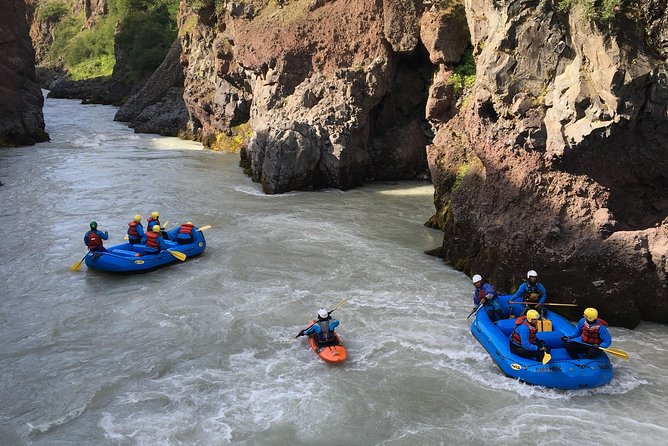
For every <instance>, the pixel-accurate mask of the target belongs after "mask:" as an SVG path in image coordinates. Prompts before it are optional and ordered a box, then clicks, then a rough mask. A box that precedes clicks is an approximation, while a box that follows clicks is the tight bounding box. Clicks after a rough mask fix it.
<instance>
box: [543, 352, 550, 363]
mask: <svg viewBox="0 0 668 446" xmlns="http://www.w3.org/2000/svg"><path fill="white" fill-rule="evenodd" d="M550 359H552V355H551V354H549V353H547V352H545V356H543V364H547V363H548V362H550Z"/></svg>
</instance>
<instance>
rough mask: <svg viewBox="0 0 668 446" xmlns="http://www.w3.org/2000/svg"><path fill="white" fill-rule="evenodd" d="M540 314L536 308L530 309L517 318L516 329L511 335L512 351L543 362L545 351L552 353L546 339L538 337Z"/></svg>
mask: <svg viewBox="0 0 668 446" xmlns="http://www.w3.org/2000/svg"><path fill="white" fill-rule="evenodd" d="M539 316H540V315H539V314H538V312H537V311H536V310H529V311H527V314H526V315H522V316H520V317H518V318H517V319H515V329H514V330H513V333H512V335H511V336H510V351H511V352H513V353H514V354H516V355H518V356H521V357H523V358H529V359H535V360H536V361H538V362H542V361H543V356H545V353H550V347H548V346H546V345H545V341H542V340H540V339H538V338H536V333H537V332H538V329H537V328H536V322H537V321H538V317H539Z"/></svg>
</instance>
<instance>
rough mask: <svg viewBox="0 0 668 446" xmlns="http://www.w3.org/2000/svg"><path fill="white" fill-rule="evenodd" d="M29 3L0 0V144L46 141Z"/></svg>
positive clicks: (17, 0)
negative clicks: (30, 31)
mask: <svg viewBox="0 0 668 446" xmlns="http://www.w3.org/2000/svg"><path fill="white" fill-rule="evenodd" d="M32 8H33V6H32V4H26V2H25V1H24V0H0V11H2V14H0V98H2V99H0V146H23V145H30V144H35V143H36V142H40V141H47V140H48V139H49V135H48V134H47V133H46V132H45V131H44V115H43V114H42V105H43V103H44V100H43V98H42V92H41V91H40V88H39V86H38V85H37V79H36V76H35V52H34V51H33V48H32V44H31V42H30V36H29V34H28V21H29V20H31V17H32Z"/></svg>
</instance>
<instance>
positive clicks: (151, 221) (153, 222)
mask: <svg viewBox="0 0 668 446" xmlns="http://www.w3.org/2000/svg"><path fill="white" fill-rule="evenodd" d="M155 225H159V226H160V227H161V228H162V225H161V224H160V217H158V218H153V217H149V218H147V219H146V227H147V228H148V230H149V231H150V230H151V229H153V226H155Z"/></svg>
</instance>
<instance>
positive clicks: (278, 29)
mask: <svg viewBox="0 0 668 446" xmlns="http://www.w3.org/2000/svg"><path fill="white" fill-rule="evenodd" d="M182 5H183V9H182V13H181V18H180V25H179V28H180V30H181V31H180V32H181V36H182V44H183V58H182V59H183V63H184V66H185V69H186V72H185V75H186V80H185V101H186V105H187V107H188V110H189V112H190V114H191V117H192V121H191V128H192V131H193V133H195V134H199V136H200V137H201V138H202V140H203V141H204V143H205V144H208V145H211V146H214V147H216V146H225V147H231V148H232V149H238V148H240V149H241V152H242V153H241V156H242V162H243V164H244V166H245V167H246V168H247V171H248V172H249V174H250V175H251V176H252V178H253V179H254V180H255V181H258V182H260V183H261V184H262V187H263V189H264V191H265V192H267V193H280V192H285V191H289V190H294V189H310V188H318V187H337V188H342V189H346V188H350V187H354V186H357V185H359V184H361V183H363V182H364V181H367V180H369V179H408V178H417V177H423V178H426V177H427V175H428V172H427V164H426V155H425V150H424V148H425V146H426V145H427V144H428V143H429V142H430V140H431V137H432V136H433V134H432V133H431V129H430V127H429V125H428V124H427V121H426V119H425V105H426V103H427V100H428V90H429V85H430V84H431V82H432V75H433V70H434V68H435V67H434V65H433V64H432V63H431V62H430V60H429V54H428V52H427V49H426V48H425V45H424V44H423V43H422V41H421V39H420V29H421V27H420V20H421V18H422V14H423V11H424V5H423V2H422V1H416V0H385V1H359V0H337V1H324V0H316V1H313V0H312V1H301V0H293V1H283V2H257V1H256V2H253V1H222V2H216V5H215V6H216V7H215V8H214V5H211V6H210V7H204V8H201V9H199V10H197V11H192V10H191V9H190V8H189V7H187V6H186V3H185V2H183V3H182ZM461 12H462V14H461V16H460V18H461V20H460V23H464V19H463V17H464V16H463V9H462V10H461ZM439 23H440V22H439ZM441 33H442V35H441V36H440V37H436V36H434V37H433V40H434V41H436V40H439V39H440V40H439V43H440V44H442V45H443V48H444V49H443V51H442V54H441V56H440V57H446V58H447V60H445V62H446V63H453V62H457V61H458V60H459V58H460V57H461V54H462V53H463V51H464V49H465V48H466V46H467V45H468V33H467V30H466V27H465V24H464V26H460V27H451V28H450V29H447V27H446V29H444V30H442V32H441ZM434 34H437V32H436V31H435V32H434ZM248 128H250V129H252V136H251V137H250V138H249V139H248V140H245V141H244V138H243V136H244V135H246V136H248V135H251V133H250V132H248V131H247V129H248ZM225 141H236V144H227V145H226V144H221V143H224V142H225Z"/></svg>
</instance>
